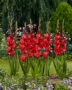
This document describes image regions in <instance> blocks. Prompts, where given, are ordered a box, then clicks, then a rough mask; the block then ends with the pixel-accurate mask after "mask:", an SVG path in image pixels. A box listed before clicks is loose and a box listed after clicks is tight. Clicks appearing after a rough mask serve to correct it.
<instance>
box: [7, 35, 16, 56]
mask: <svg viewBox="0 0 72 90" xmlns="http://www.w3.org/2000/svg"><path fill="white" fill-rule="evenodd" d="M7 46H8V49H7V50H6V51H8V52H9V55H10V56H13V55H14V54H15V49H16V47H17V44H16V43H15V40H14V36H13V35H9V36H8V37H7Z"/></svg>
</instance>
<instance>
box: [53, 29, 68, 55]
mask: <svg viewBox="0 0 72 90" xmlns="http://www.w3.org/2000/svg"><path fill="white" fill-rule="evenodd" d="M66 40H67V39H66V37H65V35H63V36H62V39H61V34H60V32H59V31H58V32H57V34H56V36H55V38H54V50H55V53H56V54H57V55H59V54H61V53H63V52H65V51H66Z"/></svg>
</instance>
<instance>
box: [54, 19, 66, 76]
mask: <svg viewBox="0 0 72 90" xmlns="http://www.w3.org/2000/svg"><path fill="white" fill-rule="evenodd" d="M58 25H59V20H58V22H57V33H56V35H55V38H54V50H55V53H56V60H55V61H54V66H55V69H56V72H57V74H58V76H59V77H60V78H63V77H65V76H66V74H67V62H66V60H65V59H64V57H63V53H64V52H65V51H66V40H67V38H66V36H65V34H64V20H63V23H62V36H61V33H60V30H59V26H58ZM60 54H62V55H61V56H59V55H60Z"/></svg>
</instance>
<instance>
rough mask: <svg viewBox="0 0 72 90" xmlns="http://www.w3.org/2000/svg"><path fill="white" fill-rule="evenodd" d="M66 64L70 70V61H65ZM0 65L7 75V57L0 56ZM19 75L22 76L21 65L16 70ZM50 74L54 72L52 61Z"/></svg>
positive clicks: (8, 70)
mask: <svg viewBox="0 0 72 90" xmlns="http://www.w3.org/2000/svg"><path fill="white" fill-rule="evenodd" d="M67 66H68V69H69V71H72V61H70V60H69V61H67ZM0 67H1V68H2V69H3V70H5V71H6V72H7V74H8V75H10V68H9V63H8V57H1V58H0ZM18 74H19V76H22V75H23V73H22V70H21V67H20V68H19V72H18ZM50 74H56V71H55V68H54V65H53V62H52V63H51V66H50Z"/></svg>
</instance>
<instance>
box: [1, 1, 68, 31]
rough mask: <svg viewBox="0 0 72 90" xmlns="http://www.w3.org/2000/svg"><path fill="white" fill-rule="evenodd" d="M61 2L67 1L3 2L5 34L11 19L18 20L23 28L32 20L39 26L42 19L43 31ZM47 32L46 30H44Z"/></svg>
mask: <svg viewBox="0 0 72 90" xmlns="http://www.w3.org/2000/svg"><path fill="white" fill-rule="evenodd" d="M61 1H67V0H1V2H2V4H1V7H2V26H3V30H4V32H6V30H8V27H9V23H10V21H11V19H14V22H15V21H16V20H17V21H18V25H19V26H23V25H24V22H25V21H26V22H27V24H28V23H29V20H30V18H31V19H32V22H33V23H36V24H37V25H38V19H39V17H41V19H42V29H43V30H44V29H45V25H46V22H47V21H48V20H49V19H50V18H51V16H52V15H53V13H54V11H55V10H56V7H57V6H58V4H59V3H60V2H61ZM44 31H45V30H44Z"/></svg>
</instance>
